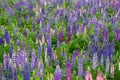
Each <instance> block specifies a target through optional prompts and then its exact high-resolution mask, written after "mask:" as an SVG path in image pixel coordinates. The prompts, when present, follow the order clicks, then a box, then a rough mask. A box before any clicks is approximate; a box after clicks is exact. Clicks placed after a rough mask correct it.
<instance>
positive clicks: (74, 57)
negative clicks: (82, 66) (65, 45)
mask: <svg viewBox="0 0 120 80" xmlns="http://www.w3.org/2000/svg"><path fill="white" fill-rule="evenodd" d="M76 56H77V53H75V52H74V53H73V55H72V66H75V64H76V63H75V62H76Z"/></svg>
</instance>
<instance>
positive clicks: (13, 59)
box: [11, 51, 16, 66]
mask: <svg viewBox="0 0 120 80" xmlns="http://www.w3.org/2000/svg"><path fill="white" fill-rule="evenodd" d="M11 60H12V63H11V65H12V66H14V65H15V64H16V55H15V52H14V51H13V54H12V59H11Z"/></svg>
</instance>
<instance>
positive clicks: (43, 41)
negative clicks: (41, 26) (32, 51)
mask: <svg viewBox="0 0 120 80" xmlns="http://www.w3.org/2000/svg"><path fill="white" fill-rule="evenodd" d="M44 43H45V37H44V35H42V44H44Z"/></svg>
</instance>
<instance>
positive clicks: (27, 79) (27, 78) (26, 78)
mask: <svg viewBox="0 0 120 80" xmlns="http://www.w3.org/2000/svg"><path fill="white" fill-rule="evenodd" d="M23 80H30V69H29V66H28V63H27V61H25V66H24V69H23Z"/></svg>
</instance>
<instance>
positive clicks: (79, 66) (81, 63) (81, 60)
mask: <svg viewBox="0 0 120 80" xmlns="http://www.w3.org/2000/svg"><path fill="white" fill-rule="evenodd" d="M83 75H84V73H83V59H82V58H80V59H79V60H78V77H81V76H83Z"/></svg>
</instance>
